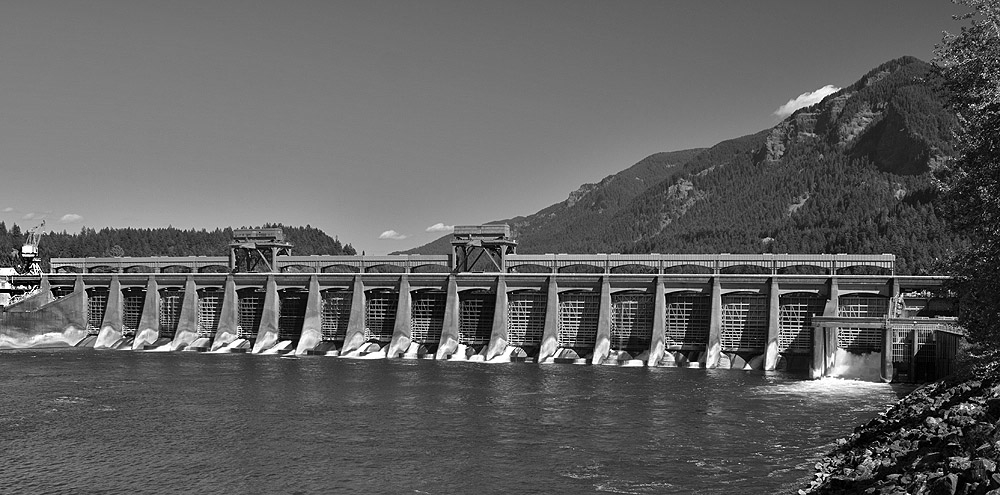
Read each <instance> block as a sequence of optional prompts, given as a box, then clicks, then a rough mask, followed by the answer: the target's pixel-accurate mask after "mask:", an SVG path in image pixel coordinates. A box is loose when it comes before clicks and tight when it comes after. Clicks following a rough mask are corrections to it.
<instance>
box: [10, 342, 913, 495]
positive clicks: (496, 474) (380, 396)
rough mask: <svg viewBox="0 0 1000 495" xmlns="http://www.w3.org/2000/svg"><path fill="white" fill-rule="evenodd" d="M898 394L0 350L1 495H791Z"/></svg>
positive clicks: (547, 372) (689, 376) (777, 378)
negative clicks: (815, 466)
mask: <svg viewBox="0 0 1000 495" xmlns="http://www.w3.org/2000/svg"><path fill="white" fill-rule="evenodd" d="M908 391H909V389H900V388H891V387H890V386H888V385H882V384H872V383H861V382H847V381H839V380H822V381H807V380H803V379H802V377H800V376H794V375H784V374H773V373H769V374H765V373H762V372H739V371H728V370H727V371H723V370H697V369H675V368H652V369H647V368H617V367H606V366H572V365H543V366H538V365H534V364H524V363H514V364H503V365H486V364H482V363H451V362H435V361H402V360H392V361H384V360H380V361H362V360H348V359H337V358H323V357H308V358H302V359H286V358H278V357H275V356H253V355H240V354H226V355H220V354H199V353H188V352H184V353H179V352H174V353H151V352H125V351H94V350H92V349H76V348H67V349H35V350H14V351H2V352H0V466H2V469H0V472H2V476H0V492H2V493H241V494H242V493H261V494H270V493H400V494H402V493H428V494H438V493H573V494H575V493H600V492H604V493H640V494H642V493H782V492H794V491H795V490H796V489H797V488H798V487H799V486H800V485H801V483H803V481H807V480H808V479H809V478H810V476H811V475H812V464H814V463H815V462H816V460H818V458H820V457H821V456H822V454H823V453H824V452H825V451H827V450H828V449H829V448H830V447H831V446H832V444H833V442H834V441H835V439H836V438H838V437H841V436H844V435H847V434H849V433H850V432H851V431H852V430H853V428H854V426H856V425H857V424H860V423H861V422H863V421H865V420H867V419H868V418H870V417H872V416H874V415H876V414H877V413H879V412H881V411H883V410H885V409H886V408H887V407H888V406H889V405H890V403H892V402H893V401H895V400H896V399H897V398H898V397H900V396H901V395H900V394H904V393H905V392H908Z"/></svg>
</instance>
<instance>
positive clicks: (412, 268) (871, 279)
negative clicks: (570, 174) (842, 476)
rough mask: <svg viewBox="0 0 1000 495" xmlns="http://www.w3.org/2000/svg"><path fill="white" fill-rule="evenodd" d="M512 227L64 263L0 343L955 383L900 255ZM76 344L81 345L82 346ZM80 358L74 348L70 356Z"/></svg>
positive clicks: (944, 318) (29, 286)
mask: <svg viewBox="0 0 1000 495" xmlns="http://www.w3.org/2000/svg"><path fill="white" fill-rule="evenodd" d="M516 247H517V243H516V241H515V240H514V239H512V238H511V235H510V229H509V227H507V226H506V225H486V226H468V227H456V231H455V236H454V238H453V242H452V248H453V251H452V254H450V255H443V256H420V255H395V256H296V255H293V254H292V250H293V246H292V245H291V244H290V243H288V242H286V240H285V239H284V237H283V235H282V233H281V231H280V229H243V230H236V231H235V232H234V239H233V242H232V243H231V244H230V245H229V255H228V256H221V257H205V256H197V257H148V258H137V257H120V258H53V259H51V260H50V265H51V269H50V270H49V272H47V273H43V274H40V275H26V276H14V277H9V278H10V280H8V282H9V285H10V286H11V287H14V288H15V289H13V290H14V291H15V292H17V291H18V290H19V291H21V292H20V293H19V294H16V295H15V299H17V300H18V302H16V303H14V304H11V305H9V306H7V307H6V308H4V311H3V313H2V314H0V333H4V334H30V333H36V334H37V333H53V332H57V333H58V332H63V333H65V334H67V335H70V333H68V332H75V333H72V335H75V336H79V338H80V339H83V340H82V341H81V342H80V345H85V346H93V347H95V348H108V349H131V350H147V351H149V350H156V351H207V352H252V353H262V354H286V353H294V354H297V355H326V356H340V357H353V358H359V359H376V358H392V359H395V358H416V359H438V360H462V361H483V362H486V361H488V362H498V361H500V362H510V361H528V362H536V363H575V364H611V365H624V366H683V367H703V368H735V369H761V370H774V369H788V370H801V371H808V372H809V373H810V375H811V376H813V377H821V376H825V375H829V374H838V373H840V370H842V369H843V367H844V366H845V365H847V364H849V363H852V362H868V363H874V364H873V365H872V367H873V368H874V372H875V373H876V376H878V377H881V378H882V379H883V380H886V381H889V380H897V381H922V380H927V379H933V378H935V377H937V376H941V375H944V374H947V373H948V372H949V371H950V367H951V362H952V358H953V357H954V354H955V348H956V346H957V341H958V339H959V338H961V335H962V332H961V330H960V329H958V328H957V327H956V325H955V318H954V316H955V312H954V304H953V297H950V296H949V295H948V294H947V293H945V292H944V290H943V284H944V282H945V281H946V280H947V278H946V277H928V276H904V275H897V274H896V273H895V269H894V267H895V256H894V255H891V254H878V255H850V254H642V255H639V254H586V255H585V254H517V252H516ZM77 340H79V339H77ZM72 343H76V342H72Z"/></svg>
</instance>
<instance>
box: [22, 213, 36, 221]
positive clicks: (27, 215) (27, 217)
mask: <svg viewBox="0 0 1000 495" xmlns="http://www.w3.org/2000/svg"><path fill="white" fill-rule="evenodd" d="M36 218H41V215H39V214H38V213H35V212H31V213H25V214H24V216H22V217H21V220H34V219H36Z"/></svg>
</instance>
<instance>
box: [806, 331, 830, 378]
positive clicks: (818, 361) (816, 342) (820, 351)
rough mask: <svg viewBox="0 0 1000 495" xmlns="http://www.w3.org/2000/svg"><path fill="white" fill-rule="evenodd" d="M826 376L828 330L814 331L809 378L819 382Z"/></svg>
mask: <svg viewBox="0 0 1000 495" xmlns="http://www.w3.org/2000/svg"><path fill="white" fill-rule="evenodd" d="M824 376H826V329H825V328H823V327H813V329H812V365H811V366H809V378H811V379H813V380H817V379H819V378H823V377H824Z"/></svg>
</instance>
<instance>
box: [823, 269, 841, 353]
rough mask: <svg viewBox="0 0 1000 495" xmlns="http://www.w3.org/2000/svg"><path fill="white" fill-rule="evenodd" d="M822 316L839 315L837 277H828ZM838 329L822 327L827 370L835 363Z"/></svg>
mask: <svg viewBox="0 0 1000 495" xmlns="http://www.w3.org/2000/svg"><path fill="white" fill-rule="evenodd" d="M823 316H833V317H837V316H840V290H839V289H838V288H837V277H830V297H829V299H827V301H826V307H824V308H823ZM839 333H840V329H838V328H837V327H829V328H825V329H824V334H825V338H826V344H825V349H826V354H825V355H824V357H823V359H824V362H825V364H824V369H825V370H826V371H827V372H829V371H830V370H831V369H833V367H834V366H836V365H837V336H838V334H839Z"/></svg>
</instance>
